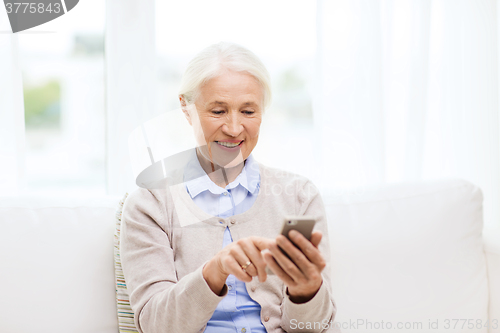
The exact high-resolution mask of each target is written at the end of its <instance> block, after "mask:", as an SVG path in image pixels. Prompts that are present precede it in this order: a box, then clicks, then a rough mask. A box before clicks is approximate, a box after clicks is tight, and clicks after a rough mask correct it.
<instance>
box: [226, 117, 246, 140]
mask: <svg viewBox="0 0 500 333" xmlns="http://www.w3.org/2000/svg"><path fill="white" fill-rule="evenodd" d="M242 131H243V125H242V124H241V119H240V117H239V116H238V115H237V114H229V115H228V116H227V119H226V122H225V124H224V125H223V126H222V132H223V133H224V134H226V135H229V136H232V137H237V136H238V135H240V133H241V132H242Z"/></svg>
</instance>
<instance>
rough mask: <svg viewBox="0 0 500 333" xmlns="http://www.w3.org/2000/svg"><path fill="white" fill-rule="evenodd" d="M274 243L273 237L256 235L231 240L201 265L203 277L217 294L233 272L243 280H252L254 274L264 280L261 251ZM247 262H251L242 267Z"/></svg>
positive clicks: (265, 276)
mask: <svg viewBox="0 0 500 333" xmlns="http://www.w3.org/2000/svg"><path fill="white" fill-rule="evenodd" d="M275 243H276V241H275V239H271V238H264V237H257V236H250V237H245V238H242V239H239V240H237V241H236V242H232V243H230V244H228V245H227V246H226V247H224V248H223V249H222V250H220V251H219V252H218V253H217V254H216V255H215V256H214V257H213V258H212V259H210V260H209V261H208V262H207V264H206V265H205V267H203V278H204V279H205V281H207V284H208V285H209V287H210V289H212V291H213V292H214V293H216V294H217V295H220V293H221V291H222V288H223V287H224V284H225V283H226V279H227V277H228V276H229V274H233V275H234V276H235V277H236V278H237V279H238V280H241V281H243V282H250V281H252V278H253V277H254V276H258V277H259V281H260V282H264V281H266V278H267V274H266V262H265V261H264V257H263V256H262V254H261V251H262V250H265V249H268V248H269V246H271V245H272V244H275ZM247 262H251V264H250V265H248V266H247V267H246V269H243V268H242V266H244V265H245V264H246V263H247Z"/></svg>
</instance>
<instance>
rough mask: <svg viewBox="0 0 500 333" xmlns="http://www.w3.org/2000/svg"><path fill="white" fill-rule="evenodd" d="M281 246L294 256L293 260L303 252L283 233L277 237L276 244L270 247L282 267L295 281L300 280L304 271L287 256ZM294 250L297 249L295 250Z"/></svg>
mask: <svg viewBox="0 0 500 333" xmlns="http://www.w3.org/2000/svg"><path fill="white" fill-rule="evenodd" d="M286 242H287V243H286ZM285 244H286V245H285ZM278 245H279V246H278ZM292 247H293V248H294V249H293V248H292ZM280 248H281V249H283V251H284V252H286V253H287V254H288V255H289V256H290V257H291V258H292V260H293V259H294V258H296V257H297V256H298V255H302V254H300V251H299V250H298V249H297V248H296V247H295V246H294V245H293V244H292V243H290V241H289V240H288V239H286V238H285V236H283V235H279V236H278V237H276V245H272V246H271V247H270V248H269V250H270V251H271V254H272V255H273V257H274V260H275V261H276V262H277V263H278V265H279V266H280V267H281V269H282V270H283V271H284V272H285V273H286V274H288V275H289V276H290V277H291V278H292V279H293V280H294V281H299V280H300V279H301V278H303V274H302V271H301V270H300V269H299V268H298V267H297V265H296V264H295V262H294V261H292V260H290V259H289V258H287V256H286V255H285V254H284V253H283V252H281V249H280ZM293 250H295V252H294V251H293ZM302 256H303V255H302Z"/></svg>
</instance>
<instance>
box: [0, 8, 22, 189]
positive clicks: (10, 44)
mask: <svg viewBox="0 0 500 333" xmlns="http://www.w3.org/2000/svg"><path fill="white" fill-rule="evenodd" d="M11 31H12V30H11V28H10V25H9V21H8V17H7V13H6V11H4V10H0V32H1V33H0V195H1V196H10V195H17V194H19V193H20V191H21V190H22V187H23V186H24V185H23V179H24V177H23V170H24V150H25V149H24V147H25V139H24V103H23V85H22V77H21V68H20V65H19V57H18V54H17V51H18V47H17V43H18V41H17V36H16V35H14V34H12V33H11Z"/></svg>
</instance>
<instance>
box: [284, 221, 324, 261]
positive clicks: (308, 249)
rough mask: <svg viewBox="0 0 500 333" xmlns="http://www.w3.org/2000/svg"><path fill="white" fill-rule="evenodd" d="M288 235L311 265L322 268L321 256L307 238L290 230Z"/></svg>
mask: <svg viewBox="0 0 500 333" xmlns="http://www.w3.org/2000/svg"><path fill="white" fill-rule="evenodd" d="M288 235H289V236H290V238H291V240H292V242H293V243H294V244H296V245H297V247H298V248H299V249H300V250H301V252H302V253H303V254H304V255H305V256H306V258H307V259H308V260H309V261H310V262H311V263H313V264H315V265H317V266H320V267H321V266H322V267H324V259H323V255H322V254H321V252H320V251H319V249H318V248H317V247H315V246H314V245H313V244H312V243H311V242H310V241H309V240H307V238H305V237H304V236H303V235H302V234H301V233H300V232H298V231H296V230H291V231H290V232H289V233H288ZM315 237H318V236H315Z"/></svg>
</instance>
